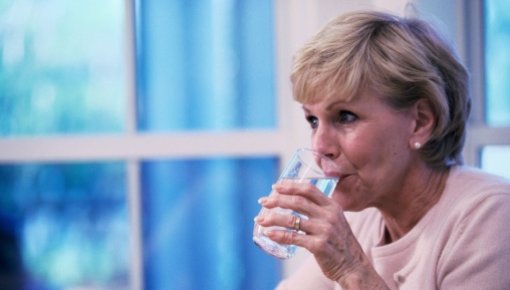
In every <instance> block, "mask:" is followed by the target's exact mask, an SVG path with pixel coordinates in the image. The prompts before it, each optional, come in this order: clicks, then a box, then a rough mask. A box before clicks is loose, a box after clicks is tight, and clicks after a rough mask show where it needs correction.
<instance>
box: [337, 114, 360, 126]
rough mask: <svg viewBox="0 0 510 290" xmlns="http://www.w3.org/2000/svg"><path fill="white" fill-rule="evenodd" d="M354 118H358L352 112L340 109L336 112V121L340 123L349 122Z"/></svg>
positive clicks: (354, 119)
mask: <svg viewBox="0 0 510 290" xmlns="http://www.w3.org/2000/svg"><path fill="white" fill-rule="evenodd" d="M356 120H358V116H356V114H354V113H352V112H349V111H340V112H339V113H338V122H339V123H341V124H350V123H352V122H354V121H356Z"/></svg>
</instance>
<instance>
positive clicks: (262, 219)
mask: <svg viewBox="0 0 510 290" xmlns="http://www.w3.org/2000/svg"><path fill="white" fill-rule="evenodd" d="M253 221H254V222H256V223H258V224H260V223H261V222H263V221H264V218H263V217H261V216H256V217H255V218H254V219H253Z"/></svg>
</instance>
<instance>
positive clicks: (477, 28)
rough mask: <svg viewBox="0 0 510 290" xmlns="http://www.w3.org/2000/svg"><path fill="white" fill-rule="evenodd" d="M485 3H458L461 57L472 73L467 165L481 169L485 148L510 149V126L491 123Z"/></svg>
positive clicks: (481, 0) (466, 148) (479, 1)
mask: <svg viewBox="0 0 510 290" xmlns="http://www.w3.org/2000/svg"><path fill="white" fill-rule="evenodd" d="M484 2H485V1H484V0H474V1H470V0H463V1H457V5H458V7H457V11H460V13H461V17H460V23H459V24H458V28H457V38H458V39H459V40H460V41H459V43H460V49H459V51H461V56H462V57H463V59H464V60H465V63H466V65H467V67H468V70H469V72H470V76H471V79H470V85H471V97H472V111H471V116H470V120H469V124H468V133H467V138H466V144H465V148H464V157H465V161H466V164H469V165H472V166H476V167H481V166H482V164H481V161H482V151H483V148H484V147H485V146H490V145H506V146H510V126H504V127H494V126H490V125H489V124H488V123H487V118H486V99H487V95H486V89H485V49H484V47H485V45H484V42H485V35H484Z"/></svg>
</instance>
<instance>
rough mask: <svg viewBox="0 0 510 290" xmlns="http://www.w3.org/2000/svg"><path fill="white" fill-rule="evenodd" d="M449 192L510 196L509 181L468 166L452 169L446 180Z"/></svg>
mask: <svg viewBox="0 0 510 290" xmlns="http://www.w3.org/2000/svg"><path fill="white" fill-rule="evenodd" d="M447 187H450V190H464V191H469V192H472V191H480V192H481V193H490V192H493V193H506V194H510V180H508V179H506V178H504V177H501V176H497V175H494V174H491V173H488V172H485V171H482V170H480V169H477V168H474V167H468V166H457V167H453V168H452V169H451V172H450V176H449V178H448V185H447Z"/></svg>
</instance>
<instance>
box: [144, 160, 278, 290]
mask: <svg viewBox="0 0 510 290" xmlns="http://www.w3.org/2000/svg"><path fill="white" fill-rule="evenodd" d="M277 163H278V162H277V159H276V158H261V159H258V158H257V159H255V158H253V159H211V160H174V161H154V162H145V163H144V164H143V166H142V188H143V195H142V199H143V202H142V203H143V219H144V220H143V226H144V230H143V235H144V237H143V239H144V262H145V265H144V277H145V289H150V290H166V289H175V290H196V289H209V290H269V289H274V287H275V286H276V283H277V281H278V280H279V278H280V273H279V267H280V265H279V261H278V260H277V259H274V258H272V257H270V256H269V255H267V254H265V253H264V252H262V251H261V250H259V249H258V248H257V247H256V246H255V245H254V243H253V242H252V230H253V218H254V217H255V215H256V214H257V213H258V211H259V209H260V206H259V204H258V203H257V199H258V198H259V197H260V196H263V195H266V194H268V193H269V192H268V191H269V190H270V189H271V184H272V183H273V182H274V180H275V179H276V176H277V169H278V168H277V165H278V164H277Z"/></svg>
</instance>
